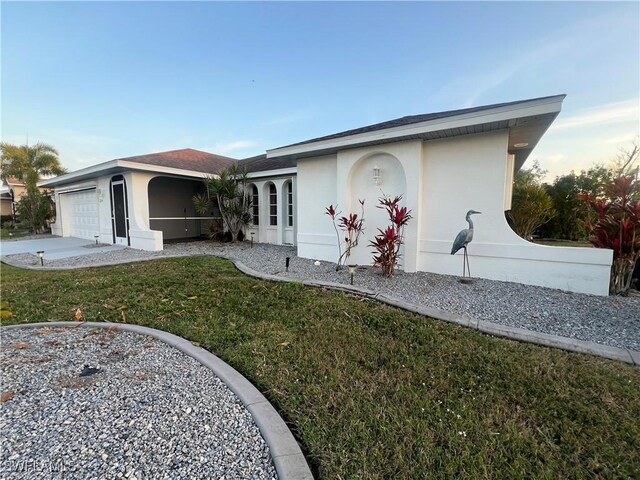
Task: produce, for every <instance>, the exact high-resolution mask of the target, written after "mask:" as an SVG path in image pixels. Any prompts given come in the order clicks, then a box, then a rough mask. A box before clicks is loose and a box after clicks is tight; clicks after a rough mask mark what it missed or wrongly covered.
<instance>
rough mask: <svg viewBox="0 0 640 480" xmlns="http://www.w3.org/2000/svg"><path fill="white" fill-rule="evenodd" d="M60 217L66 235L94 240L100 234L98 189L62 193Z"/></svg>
mask: <svg viewBox="0 0 640 480" xmlns="http://www.w3.org/2000/svg"><path fill="white" fill-rule="evenodd" d="M60 217H61V218H60V220H61V222H62V231H63V235H64V236H65V237H76V238H85V239H88V240H93V239H94V237H95V236H96V235H100V219H99V215H98V195H97V193H96V189H95V188H89V189H85V190H78V191H74V192H66V193H61V194H60Z"/></svg>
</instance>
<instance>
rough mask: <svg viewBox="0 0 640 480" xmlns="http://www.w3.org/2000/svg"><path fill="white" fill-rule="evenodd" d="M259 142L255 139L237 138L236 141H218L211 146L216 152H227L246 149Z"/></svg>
mask: <svg viewBox="0 0 640 480" xmlns="http://www.w3.org/2000/svg"><path fill="white" fill-rule="evenodd" d="M256 146H257V143H256V142H254V141H253V140H236V141H234V142H227V143H216V144H215V145H214V146H213V147H211V151H212V152H214V153H220V154H226V153H231V152H236V151H238V150H246V149H248V148H254V147H256Z"/></svg>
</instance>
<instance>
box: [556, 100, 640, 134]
mask: <svg viewBox="0 0 640 480" xmlns="http://www.w3.org/2000/svg"><path fill="white" fill-rule="evenodd" d="M639 119H640V99H639V98H631V99H629V100H625V101H623V102H614V103H607V104H605V105H599V106H597V107H592V108H588V109H585V110H583V111H581V112H580V113H578V114H576V115H572V116H569V117H566V118H561V119H559V120H558V121H557V122H555V123H554V124H553V125H552V127H551V129H553V130H559V129H566V128H576V127H584V126H588V125H605V124H610V123H621V122H633V121H636V122H637V121H638V120H639ZM610 140H611V142H610V143H620V139H619V138H615V139H610ZM608 142H609V141H608Z"/></svg>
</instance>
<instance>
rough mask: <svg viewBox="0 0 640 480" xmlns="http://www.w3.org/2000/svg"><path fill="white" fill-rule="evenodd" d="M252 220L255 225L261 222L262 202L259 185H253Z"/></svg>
mask: <svg viewBox="0 0 640 480" xmlns="http://www.w3.org/2000/svg"><path fill="white" fill-rule="evenodd" d="M251 221H252V223H253V224H254V225H255V226H258V225H259V224H260V204H259V203H258V187H256V186H255V185H251Z"/></svg>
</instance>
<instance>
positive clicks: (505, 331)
mask: <svg viewBox="0 0 640 480" xmlns="http://www.w3.org/2000/svg"><path fill="white" fill-rule="evenodd" d="M182 257H216V258H222V259H225V260H229V261H230V262H231V263H233V264H234V265H235V266H236V268H237V269H238V270H240V271H241V272H242V273H244V274H245V275H249V276H250V277H254V278H258V279H261V280H269V281H273V282H291V283H300V284H302V285H306V286H310V287H321V288H329V289H332V290H338V291H342V292H346V293H352V294H355V295H359V296H363V297H366V298H371V299H373V300H378V301H380V302H382V303H386V304H387V305H391V306H393V307H397V308H400V309H402V310H406V311H408V312H411V313H417V314H418V315H423V316H427V317H431V318H435V319H437V320H443V321H445V322H449V323H455V324H457V325H462V326H464V327H469V328H473V329H475V330H479V331H481V332H483V333H487V334H489V335H494V336H498V337H503V338H508V339H511V340H518V341H521V342H527V343H535V344H538V345H543V346H546V347H553V348H560V349H563V350H567V351H570V352H577V353H586V354H590V355H595V356H598V357H603V358H608V359H610V360H617V361H620V362H625V363H630V364H631V365H636V366H640V352H638V351H635V350H631V349H628V348H621V347H613V346H609V345H603V344H600V343H595V342H588V341H585V340H578V339H574V338H570V337H562V336H560V335H552V334H549V333H540V332H535V331H533V330H526V329H523V328H518V327H511V326H508V325H502V324H498V323H493V322H488V321H485V320H478V319H475V318H471V317H466V316H464V315H459V314H456V313H452V312H447V311H444V310H440V309H437V308H432V307H425V306H421V305H415V304H412V303H409V302H405V301H404V300H401V299H399V298H395V297H390V296H387V295H384V294H381V293H376V292H373V291H371V290H367V289H365V288H360V287H356V286H352V285H344V284H341V283H334V282H325V281H319V280H298V279H292V278H286V277H279V276H277V275H270V274H268V273H262V272H258V271H257V270H254V269H252V268H250V267H248V266H246V265H244V264H243V263H242V262H240V261H238V260H234V259H232V258H229V257H225V256H221V255H212V254H207V253H199V254H187V255H159V256H154V257H148V258H138V259H133V260H129V261H126V262H118V261H113V262H103V263H96V264H94V265H82V266H68V267H40V266H35V265H34V266H32V265H17V264H13V263H11V262H7V260H6V258H2V261H3V262H4V263H6V264H8V265H11V266H13V267H16V268H26V269H29V270H75V269H79V268H94V267H104V266H113V265H124V264H127V263H137V262H144V261H148V260H157V259H162V258H182Z"/></svg>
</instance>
